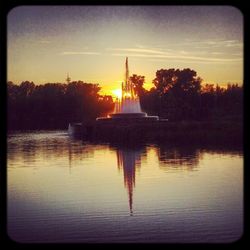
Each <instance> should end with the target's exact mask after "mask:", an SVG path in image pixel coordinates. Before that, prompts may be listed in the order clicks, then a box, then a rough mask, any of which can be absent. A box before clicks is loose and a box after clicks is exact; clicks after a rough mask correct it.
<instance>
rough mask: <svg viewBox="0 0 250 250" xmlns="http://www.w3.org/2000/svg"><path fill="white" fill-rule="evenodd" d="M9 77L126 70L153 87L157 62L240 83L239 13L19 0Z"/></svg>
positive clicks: (87, 76)
mask: <svg viewBox="0 0 250 250" xmlns="http://www.w3.org/2000/svg"><path fill="white" fill-rule="evenodd" d="M7 39H8V40H7V42H8V61H7V64H8V65H7V66H8V80H9V81H13V82H14V83H17V84H19V83H20V82H22V81H24V80H29V81H33V82H34V83H36V84H43V83H47V82H65V79H66V76H67V73H69V75H70V77H71V79H72V80H73V81H77V80H82V81H84V82H90V83H99V84H100V86H101V87H102V88H103V89H102V93H106V94H110V93H112V92H111V91H112V90H114V89H118V88H120V83H121V82H122V81H123V78H124V70H125V59H126V56H128V58H129V69H130V74H139V75H144V76H145V78H146V84H145V87H146V88H147V89H148V88H150V87H152V80H153V79H154V78H155V72H156V71H157V70H159V69H161V68H164V69H168V68H180V69H183V68H191V69H194V70H195V71H196V72H197V74H198V75H199V76H200V77H201V78H202V79H203V83H218V84H221V85H223V84H226V83H229V82H231V83H239V84H242V82H243V16H242V14H241V12H240V11H239V10H238V9H236V8H234V7H230V6H98V7H96V6H22V7H17V8H14V9H13V10H11V11H10V13H9V15H8V33H7Z"/></svg>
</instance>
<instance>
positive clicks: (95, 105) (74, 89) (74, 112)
mask: <svg viewBox="0 0 250 250" xmlns="http://www.w3.org/2000/svg"><path fill="white" fill-rule="evenodd" d="M7 89H8V128H9V129H33V128H35V129H47V128H51V129H52V128H66V127H67V125H68V123H69V122H79V121H91V120H94V119H95V118H96V117H97V116H99V115H105V114H107V113H108V112H111V111H112V110H113V107H114V103H113V100H112V97H111V96H101V95H100V94H99V91H100V89H101V88H100V87H99V85H98V84H92V83H84V82H82V81H77V82H71V83H69V84H61V83H46V84H44V85H35V84H34V83H33V82H28V81H25V82H22V83H21V84H20V85H15V84H14V83H12V82H8V83H7Z"/></svg>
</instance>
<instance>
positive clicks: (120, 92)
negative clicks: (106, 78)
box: [112, 89, 122, 99]
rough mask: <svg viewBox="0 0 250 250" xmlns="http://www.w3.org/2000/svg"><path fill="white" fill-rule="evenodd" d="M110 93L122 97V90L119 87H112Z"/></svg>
mask: <svg viewBox="0 0 250 250" xmlns="http://www.w3.org/2000/svg"><path fill="white" fill-rule="evenodd" d="M112 93H113V95H114V96H115V97H117V98H119V99H121V98H122V90H121V89H114V90H112Z"/></svg>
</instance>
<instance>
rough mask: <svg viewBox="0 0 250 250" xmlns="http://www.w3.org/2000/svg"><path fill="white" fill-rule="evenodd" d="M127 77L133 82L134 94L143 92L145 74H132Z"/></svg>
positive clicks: (140, 94) (139, 94)
mask: <svg viewBox="0 0 250 250" xmlns="http://www.w3.org/2000/svg"><path fill="white" fill-rule="evenodd" d="M129 79H130V81H131V82H132V83H133V84H134V88H135V92H136V94H137V95H138V96H142V95H143V93H144V92H145V89H144V88H143V84H144V83H145V76H140V75H136V74H133V75H132V76H131V77H130V78H129Z"/></svg>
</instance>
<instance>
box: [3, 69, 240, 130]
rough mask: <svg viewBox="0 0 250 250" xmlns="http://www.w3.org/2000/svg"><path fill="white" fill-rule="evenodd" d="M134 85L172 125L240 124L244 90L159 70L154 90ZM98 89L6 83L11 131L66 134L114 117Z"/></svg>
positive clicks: (137, 81) (150, 109)
mask: <svg viewBox="0 0 250 250" xmlns="http://www.w3.org/2000/svg"><path fill="white" fill-rule="evenodd" d="M130 80H131V81H132V82H133V84H134V86H135V90H136V93H137V94H138V95H139V97H140V103H141V107H142V110H143V111H145V112H147V113H148V114H149V115H158V116H160V118H167V119H169V120H170V121H183V120H186V121H187V120H201V121H218V120H223V121H224V120H234V121H241V120H242V119H243V118H242V117H243V87H241V86H239V85H238V84H236V83H234V84H232V83H231V84H228V85H227V86H226V87H220V86H219V85H218V84H217V85H214V84H210V83H204V84H201V83H202V80H201V78H200V77H199V76H197V73H196V72H195V71H194V70H191V69H188V68H187V69H183V70H180V69H161V70H158V71H157V72H156V78H155V79H154V80H153V84H154V87H153V88H151V89H150V90H149V91H148V90H146V89H144V87H143V85H144V82H145V77H144V76H141V75H136V74H134V75H132V76H131V77H130ZM100 89H101V88H100V86H99V85H98V84H93V83H85V82H83V81H73V82H70V83H69V84H62V83H46V84H44V85H35V84H34V83H33V82H29V81H24V82H22V83H21V84H19V85H16V84H14V83H13V82H8V83H7V91H8V128H9V129H33V128H35V129H47V128H50V129H52V128H66V127H67V125H68V123H69V122H79V121H93V120H95V118H96V117H98V116H105V115H107V114H108V113H110V112H112V110H113V108H114V103H113V100H112V97H111V96H102V95H100V94H99V91H100Z"/></svg>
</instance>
